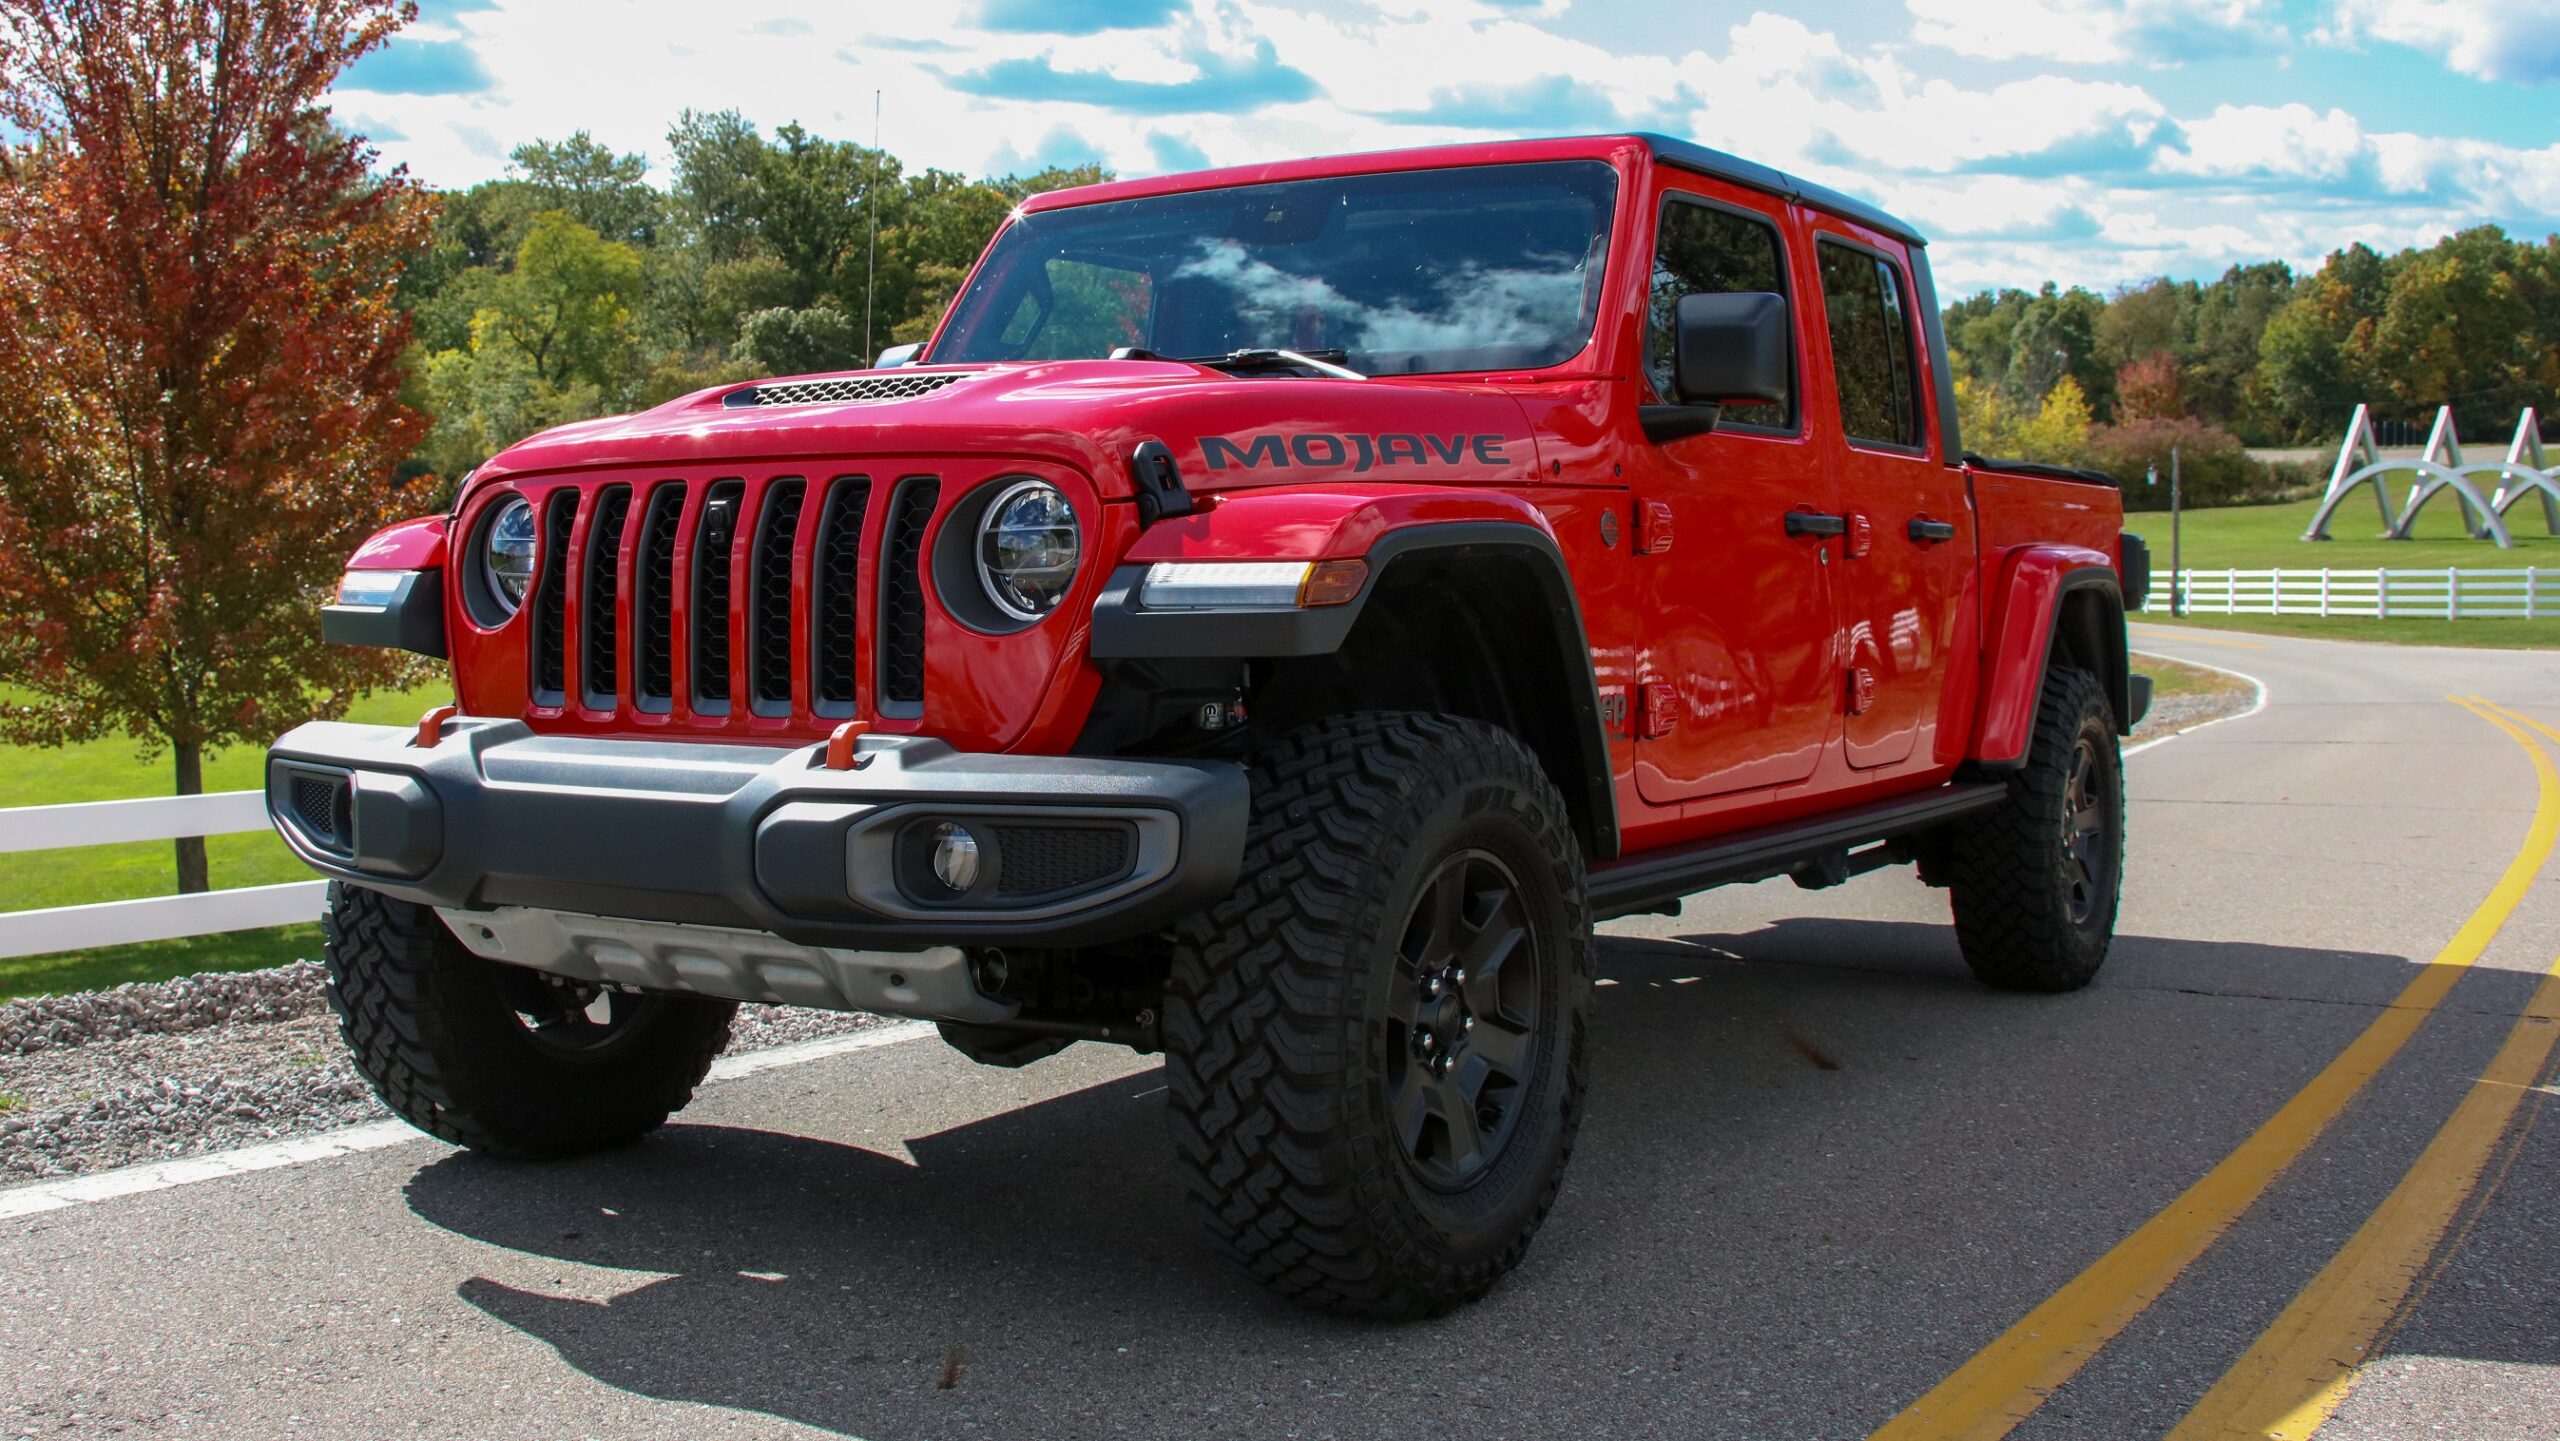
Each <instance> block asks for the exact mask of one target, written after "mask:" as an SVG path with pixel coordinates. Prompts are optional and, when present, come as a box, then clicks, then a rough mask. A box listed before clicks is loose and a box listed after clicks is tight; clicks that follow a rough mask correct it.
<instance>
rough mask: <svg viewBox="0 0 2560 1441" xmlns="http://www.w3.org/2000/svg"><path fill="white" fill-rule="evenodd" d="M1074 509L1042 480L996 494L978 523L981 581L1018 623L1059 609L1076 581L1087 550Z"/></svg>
mask: <svg viewBox="0 0 2560 1441" xmlns="http://www.w3.org/2000/svg"><path fill="white" fill-rule="evenodd" d="M1083 541H1084V538H1083V535H1082V533H1081V532H1080V531H1079V530H1078V529H1077V527H1076V512H1075V507H1074V506H1072V505H1070V504H1068V502H1067V498H1066V496H1065V495H1064V494H1063V493H1061V492H1060V491H1059V489H1058V488H1057V487H1056V486H1054V485H1051V484H1049V483H1048V482H1047V481H1044V480H1026V481H1023V482H1021V483H1020V484H1018V485H1015V486H1012V487H1010V488H1008V489H1007V490H1005V491H1004V492H1003V493H1002V494H1000V495H998V496H997V497H996V498H995V500H994V502H993V503H991V504H990V505H988V506H987V509H986V514H985V516H984V518H982V519H981V520H980V521H979V522H978V545H977V551H978V556H977V559H978V579H979V580H980V581H981V582H982V583H983V584H984V585H985V586H986V591H987V599H989V600H992V601H994V602H995V604H996V609H998V610H1000V611H1003V612H1004V613H1005V614H1006V615H1008V616H1011V617H1012V618H1013V619H1015V620H1019V621H1034V620H1038V619H1040V618H1041V617H1042V616H1045V615H1047V614H1048V613H1049V612H1051V611H1053V610H1056V609H1057V608H1058V602H1059V601H1061V600H1064V599H1065V598H1066V594H1067V587H1068V586H1069V585H1072V584H1073V583H1074V582H1075V578H1076V563H1077V561H1078V560H1079V559H1080V558H1081V555H1082V551H1083Z"/></svg>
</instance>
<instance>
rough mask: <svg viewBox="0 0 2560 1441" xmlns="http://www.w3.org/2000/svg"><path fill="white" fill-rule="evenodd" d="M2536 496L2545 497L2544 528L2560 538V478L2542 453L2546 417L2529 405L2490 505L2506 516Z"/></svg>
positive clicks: (2503, 465) (2517, 424)
mask: <svg viewBox="0 0 2560 1441" xmlns="http://www.w3.org/2000/svg"><path fill="white" fill-rule="evenodd" d="M2534 494H2538V495H2540V496H2541V497H2542V524H2543V527H2544V528H2545V529H2546V530H2548V531H2550V532H2551V534H2553V535H2560V479H2554V472H2553V470H2552V466H2551V461H2550V459H2549V458H2548V457H2547V456H2545V455H2544V454H2543V452H2542V417H2541V416H2540V415H2538V414H2536V413H2535V412H2534V409H2533V407H2532V406H2529V405H2528V406H2526V407H2525V411H2524V414H2523V415H2521V416H2519V417H2517V419H2516V438H2515V439H2514V440H2513V441H2511V442H2509V443H2508V445H2507V458H2506V460H2505V462H2504V463H2503V464H2502V465H2501V466H2500V467H2499V470H2498V493H2497V494H2495V495H2493V496H2490V497H2489V504H2490V506H2491V507H2492V508H2494V509H2495V510H2496V511H2497V513H2498V514H2499V515H2500V516H2504V515H2505V514H2506V513H2507V512H2508V511H2510V510H2512V509H2514V508H2515V504H2516V502H2517V501H2520V500H2522V499H2524V498H2525V497H2526V496H2527V495H2534Z"/></svg>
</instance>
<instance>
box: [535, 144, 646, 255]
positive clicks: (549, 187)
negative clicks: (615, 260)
mask: <svg viewBox="0 0 2560 1441" xmlns="http://www.w3.org/2000/svg"><path fill="white" fill-rule="evenodd" d="M511 158H512V159H513V160H514V161H515V168H516V170H517V172H518V173H519V174H521V175H522V176H523V177H524V184H525V189H526V191H527V192H528V194H529V195H530V197H531V199H532V202H533V204H534V207H535V208H536V209H537V210H557V211H559V212H560V213H562V214H563V215H566V216H568V217H569V218H570V219H572V220H575V221H577V222H578V223H579V224H580V225H583V226H585V227H587V228H588V229H589V230H592V231H594V232H595V233H597V234H598V235H601V236H603V237H604V238H606V239H607V240H618V241H622V242H623V243H625V244H629V245H639V246H648V245H653V244H655V243H656V242H657V238H658V227H659V226H660V225H661V224H663V223H664V220H665V213H666V197H664V196H662V195H660V194H659V193H658V192H657V191H656V190H654V189H652V188H650V185H649V178H648V177H649V161H648V159H647V158H646V157H645V156H639V155H616V154H615V153H614V152H613V151H612V150H611V149H609V148H607V147H605V146H602V145H598V144H597V143H596V141H595V137H594V136H592V135H589V134H588V133H587V132H585V131H584V130H581V131H579V132H577V133H576V134H574V135H571V136H570V137H569V138H568V139H566V140H562V141H557V142H554V141H549V140H534V141H529V142H527V143H525V144H523V145H519V146H517V147H516V149H515V153H514V155H513V156H512V157H511Z"/></svg>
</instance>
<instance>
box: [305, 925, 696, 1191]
mask: <svg viewBox="0 0 2560 1441" xmlns="http://www.w3.org/2000/svg"><path fill="white" fill-rule="evenodd" d="M322 928H323V930H324V932H325V933H326V936H327V949H326V951H325V952H324V953H323V954H324V955H325V956H326V958H327V962H328V969H329V1005H330V1008H331V1009H333V1010H335V1011H336V1012H337V1013H338V1032H339V1034H340V1035H342V1036H344V1037H345V1038H346V1042H347V1048H348V1049H349V1050H351V1051H353V1052H354V1053H355V1062H356V1069H357V1070H358V1071H361V1072H363V1074H364V1078H365V1079H366V1080H367V1081H370V1082H372V1083H373V1089H374V1092H375V1094H377V1095H379V1096H381V1097H382V1101H383V1104H384V1105H387V1106H389V1107H390V1108H391V1109H392V1110H393V1111H396V1112H398V1113H399V1115H400V1116H401V1118H402V1119H404V1120H406V1121H408V1122H409V1124H411V1125H413V1126H416V1127H417V1128H418V1129H419V1130H421V1131H425V1132H427V1133H428V1134H430V1135H435V1136H441V1137H443V1138H444V1139H445V1140H448V1141H452V1142H454V1143H456V1144H458V1145H463V1146H468V1147H470V1148H471V1149H473V1150H475V1151H485V1152H489V1153H491V1154H494V1155H500V1156H515V1157H527V1158H531V1157H550V1156H572V1155H577V1154H580V1153H582V1152H586V1151H594V1150H600V1149H602V1148H604V1147H607V1146H614V1145H620V1144H622V1143H623V1142H626V1141H630V1140H633V1139H636V1138H637V1137H639V1136H641V1135H642V1134H644V1133H646V1132H648V1131H651V1130H654V1129H656V1128H657V1127H658V1126H660V1125H662V1124H664V1123H665V1121H666V1119H667V1117H668V1116H670V1115H672V1114H674V1113H675V1112H676V1111H678V1110H680V1109H682V1108H683V1106H684V1104H685V1102H687V1101H689V1100H691V1099H692V1098H693V1088H694V1087H695V1086H697V1085H700V1084H701V1083H702V1078H703V1076H704V1075H705V1074H707V1073H708V1072H709V1071H710V1069H711V1061H712V1058H713V1057H715V1056H717V1055H718V1054H719V1053H720V1050H721V1048H722V1047H724V1046H726V1045H727V1044H728V1043H729V1018H730V1017H731V1016H732V1015H734V1014H735V1013H736V1011H737V1009H738V1007H737V1003H736V1002H734V1001H715V1000H707V999H704V998H701V997H696V996H663V995H632V994H629V993H627V992H622V991H613V990H606V989H603V988H601V987H597V986H592V985H587V984H584V983H581V982H577V981H572V980H569V979H567V978H566V977H561V976H551V975H545V974H543V973H541V972H538V971H529V970H526V969H524V968H523V967H521V966H510V965H506V964H503V963H501V962H498V961H491V960H484V959H482V958H481V957H479V956H476V955H473V954H472V953H471V952H470V951H468V950H465V949H464V948H463V946H462V943H461V942H460V941H457V940H455V939H454V937H453V933H452V932H451V931H449V930H447V929H446V928H445V924H444V921H443V920H442V919H441V918H440V917H438V916H437V915H436V913H435V912H434V911H432V910H430V909H428V908H427V907H425V906H420V905H413V904H411V903H409V902H407V901H402V900H395V899H393V898H392V897H390V896H386V895H383V894H382V893H381V892H379V891H371V890H367V889H365V888H364V887H362V886H351V885H347V884H345V883H344V882H335V881H333V882H331V883H330V886H329V911H328V914H327V916H326V917H325V918H324V920H323V925H322Z"/></svg>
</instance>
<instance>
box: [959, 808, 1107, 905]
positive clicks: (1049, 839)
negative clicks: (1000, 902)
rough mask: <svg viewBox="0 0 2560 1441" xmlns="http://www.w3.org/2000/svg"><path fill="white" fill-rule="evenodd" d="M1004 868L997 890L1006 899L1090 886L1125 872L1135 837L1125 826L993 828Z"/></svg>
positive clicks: (997, 877) (997, 883) (997, 880)
mask: <svg viewBox="0 0 2560 1441" xmlns="http://www.w3.org/2000/svg"><path fill="white" fill-rule="evenodd" d="M992 829H993V830H994V832H995V842H996V854H997V855H998V856H1001V857H1002V858H1003V862H1004V868H1003V870H1001V871H999V872H998V873H997V875H996V894H997V895H999V896H1004V897H1007V898H1009V899H1010V898H1017V897H1022V896H1039V895H1047V894H1048V893H1049V892H1051V891H1071V890H1090V889H1092V888H1094V887H1097V886H1102V885H1107V884H1109V883H1111V882H1113V881H1116V880H1118V879H1120V878H1121V877H1122V876H1125V875H1127V874H1128V873H1129V868H1130V865H1131V863H1132V861H1133V853H1134V851H1135V850H1136V845H1137V842H1136V837H1135V836H1134V835H1133V834H1132V833H1131V831H1130V829H1129V828H1128V827H1127V826H1019V825H1013V826H996V827H993V828H992Z"/></svg>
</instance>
